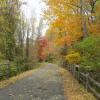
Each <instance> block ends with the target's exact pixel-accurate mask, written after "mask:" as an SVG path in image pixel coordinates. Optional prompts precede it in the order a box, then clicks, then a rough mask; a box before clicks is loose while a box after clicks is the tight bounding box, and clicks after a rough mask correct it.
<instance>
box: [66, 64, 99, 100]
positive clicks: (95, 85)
mask: <svg viewBox="0 0 100 100" xmlns="http://www.w3.org/2000/svg"><path fill="white" fill-rule="evenodd" d="M67 68H68V70H69V71H70V72H71V73H72V74H73V76H74V77H75V78H76V79H77V80H78V81H79V82H80V83H82V84H83V85H84V86H85V87H86V89H87V90H88V91H90V92H92V93H93V94H94V96H96V97H97V99H98V100H100V83H99V82H97V81H95V80H94V79H93V78H91V77H90V75H89V73H83V72H80V71H79V66H75V65H71V64H68V66H67Z"/></svg>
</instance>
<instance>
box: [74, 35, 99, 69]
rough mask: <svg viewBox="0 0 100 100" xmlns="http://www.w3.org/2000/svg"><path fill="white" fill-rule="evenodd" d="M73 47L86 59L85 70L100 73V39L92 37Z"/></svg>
mask: <svg viewBox="0 0 100 100" xmlns="http://www.w3.org/2000/svg"><path fill="white" fill-rule="evenodd" d="M73 47H74V49H75V50H77V51H78V52H79V53H80V54H81V55H82V56H83V57H84V60H83V61H82V63H81V65H82V66H84V67H85V69H87V70H96V71H98V70H99V71H100V37H93V36H90V37H88V38H86V39H84V40H83V41H81V42H79V43H77V44H75V45H74V46H73Z"/></svg>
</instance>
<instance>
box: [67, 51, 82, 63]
mask: <svg viewBox="0 0 100 100" xmlns="http://www.w3.org/2000/svg"><path fill="white" fill-rule="evenodd" d="M65 59H66V60H67V61H68V62H69V63H72V64H79V63H80V62H81V60H82V58H81V56H80V54H79V53H78V52H74V51H72V52H70V53H68V55H67V56H66V58H65Z"/></svg>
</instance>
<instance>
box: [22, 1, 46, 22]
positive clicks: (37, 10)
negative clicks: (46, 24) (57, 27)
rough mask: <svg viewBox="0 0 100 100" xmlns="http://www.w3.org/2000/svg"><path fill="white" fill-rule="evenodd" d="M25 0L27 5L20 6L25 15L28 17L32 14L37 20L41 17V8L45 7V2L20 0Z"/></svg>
mask: <svg viewBox="0 0 100 100" xmlns="http://www.w3.org/2000/svg"><path fill="white" fill-rule="evenodd" d="M22 1H23V2H24V1H25V2H27V5H23V6H22V10H23V12H24V13H25V15H26V17H27V18H28V19H29V18H30V17H31V16H34V17H35V18H37V19H38V20H39V19H40V18H41V14H42V10H43V9H44V8H45V4H44V3H43V2H42V0H22Z"/></svg>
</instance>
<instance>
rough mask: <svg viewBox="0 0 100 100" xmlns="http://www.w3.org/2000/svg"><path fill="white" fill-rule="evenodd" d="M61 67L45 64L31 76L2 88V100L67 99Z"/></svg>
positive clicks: (0, 92) (0, 98)
mask: <svg viewBox="0 0 100 100" xmlns="http://www.w3.org/2000/svg"><path fill="white" fill-rule="evenodd" d="M58 70H59V67H58V66H57V65H55V64H45V65H44V66H43V67H41V68H40V69H39V70H38V71H36V72H34V73H33V74H32V75H31V76H28V77H25V78H23V79H22V80H19V81H17V82H16V83H14V84H12V85H9V86H7V87H5V88H3V89H0V100H66V98H65V96H64V92H63V81H62V78H61V76H60V75H59V72H58Z"/></svg>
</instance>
